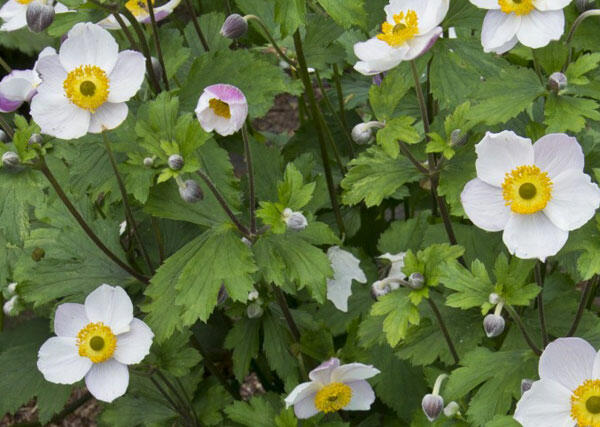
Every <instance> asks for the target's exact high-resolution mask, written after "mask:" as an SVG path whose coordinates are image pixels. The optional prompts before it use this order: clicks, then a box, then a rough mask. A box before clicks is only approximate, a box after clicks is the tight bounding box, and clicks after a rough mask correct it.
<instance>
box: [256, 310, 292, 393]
mask: <svg viewBox="0 0 600 427" xmlns="http://www.w3.org/2000/svg"><path fill="white" fill-rule="evenodd" d="M262 322H263V323H262V327H263V335H264V340H263V345H262V348H263V352H264V353H265V356H266V357H267V360H268V362H269V366H270V367H271V369H273V370H274V371H275V372H277V374H278V375H279V377H280V378H281V379H282V380H284V381H286V380H288V378H294V377H296V376H297V373H298V368H297V361H296V358H295V357H294V356H293V355H292V353H291V352H290V347H291V345H292V337H291V336H290V333H289V332H288V329H287V325H286V324H285V322H283V321H282V319H278V318H277V316H276V312H272V311H271V310H269V311H267V312H265V315H264V316H263V318H262Z"/></svg>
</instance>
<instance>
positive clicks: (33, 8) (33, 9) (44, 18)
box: [25, 1, 55, 33]
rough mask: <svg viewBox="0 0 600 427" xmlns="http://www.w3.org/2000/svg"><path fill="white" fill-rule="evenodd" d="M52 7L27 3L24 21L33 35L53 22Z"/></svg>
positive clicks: (35, 2) (37, 3)
mask: <svg viewBox="0 0 600 427" xmlns="http://www.w3.org/2000/svg"><path fill="white" fill-rule="evenodd" d="M54 13H55V12H54V7H52V6H51V5H48V4H42V3H39V2H37V1H34V2H31V3H29V6H27V12H26V13H25V19H26V20H27V26H28V27H29V29H30V30H31V31H33V32H34V33H41V32H42V31H44V30H45V29H46V28H48V27H49V26H50V24H52V21H54Z"/></svg>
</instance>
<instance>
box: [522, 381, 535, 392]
mask: <svg viewBox="0 0 600 427" xmlns="http://www.w3.org/2000/svg"><path fill="white" fill-rule="evenodd" d="M532 385H533V380H530V379H529V378H524V379H522V380H521V394H523V393H525V392H526V391H529V389H530V388H531V386H532Z"/></svg>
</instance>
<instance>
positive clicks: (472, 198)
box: [460, 178, 511, 231]
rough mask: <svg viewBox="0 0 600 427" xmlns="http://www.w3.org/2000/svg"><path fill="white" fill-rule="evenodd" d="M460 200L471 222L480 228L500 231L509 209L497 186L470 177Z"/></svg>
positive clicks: (504, 223)
mask: <svg viewBox="0 0 600 427" xmlns="http://www.w3.org/2000/svg"><path fill="white" fill-rule="evenodd" d="M460 201H461V203H462V205H463V208H464V210H465V213H466V214H467V216H468V217H469V219H470V220H471V222H473V224H475V225H476V226H477V227H479V228H481V229H482V230H485V231H500V230H504V227H506V223H507V222H508V219H509V218H510V212H511V211H510V207H508V206H506V201H505V200H504V197H502V189H500V188H499V187H494V186H491V185H489V184H486V183H485V182H483V181H482V180H480V179H479V178H475V179H472V180H471V181H469V182H467V185H465V188H464V189H463V191H462V193H461V194H460Z"/></svg>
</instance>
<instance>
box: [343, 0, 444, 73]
mask: <svg viewBox="0 0 600 427" xmlns="http://www.w3.org/2000/svg"><path fill="white" fill-rule="evenodd" d="M449 7H450V0H391V1H390V4H388V5H387V6H386V7H385V13H386V21H385V22H384V23H383V24H382V25H381V34H378V35H377V36H376V37H373V38H372V39H370V40H367V41H366V42H360V43H357V44H355V45H354V54H355V55H356V56H357V57H358V59H360V61H359V62H357V63H356V65H355V66H354V69H355V70H356V71H358V72H359V73H361V74H364V75H366V76H371V75H374V74H379V73H383V72H384V71H387V70H391V69H392V68H394V67H396V66H397V65H398V64H400V63H401V62H402V61H410V60H413V59H415V58H417V57H419V56H421V55H423V54H424V53H425V52H427V51H428V50H429V49H430V48H431V47H432V46H433V44H434V43H435V41H436V40H437V39H438V37H440V35H441V34H442V28H441V27H439V26H438V25H439V24H440V23H441V22H442V21H443V20H444V17H445V16H446V14H447V13H448V8H449Z"/></svg>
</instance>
